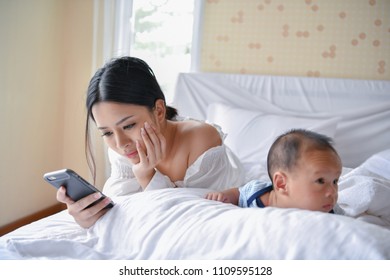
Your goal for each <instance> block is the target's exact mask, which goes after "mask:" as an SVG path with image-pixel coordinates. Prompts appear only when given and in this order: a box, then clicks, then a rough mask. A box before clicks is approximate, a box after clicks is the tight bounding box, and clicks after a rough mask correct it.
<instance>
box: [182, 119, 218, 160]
mask: <svg viewBox="0 0 390 280" xmlns="http://www.w3.org/2000/svg"><path fill="white" fill-rule="evenodd" d="M180 131H181V134H182V141H183V142H185V143H186V144H187V145H188V147H190V162H193V161H195V160H196V159H197V158H198V157H199V156H200V155H201V154H203V153H204V152H205V151H207V150H209V149H211V148H213V147H216V146H220V145H221V144H222V139H221V136H220V134H219V132H218V131H217V129H216V128H215V127H213V126H212V125H210V124H207V123H205V122H200V121H183V122H182V124H181V125H180Z"/></svg>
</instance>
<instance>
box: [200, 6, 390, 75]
mask: <svg viewBox="0 0 390 280" xmlns="http://www.w3.org/2000/svg"><path fill="white" fill-rule="evenodd" d="M202 34H203V35H202V43H201V56H200V59H201V63H200V69H201V71H204V72H225V73H242V74H266V75H288V76H308V77H332V78H352V79H374V80H390V1H387V0H382V1H381V0H343V1H339V0H290V1H283V0H242V1H232V0H205V3H204V18H203V30H202Z"/></svg>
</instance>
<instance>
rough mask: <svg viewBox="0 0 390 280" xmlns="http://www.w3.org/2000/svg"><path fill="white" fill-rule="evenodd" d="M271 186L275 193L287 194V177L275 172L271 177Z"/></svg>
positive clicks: (282, 173)
mask: <svg viewBox="0 0 390 280" xmlns="http://www.w3.org/2000/svg"><path fill="white" fill-rule="evenodd" d="M273 186H274V190H275V191H276V192H280V193H282V194H283V193H286V192H287V175H286V174H285V173H284V172H281V171H277V172H275V173H274V175H273Z"/></svg>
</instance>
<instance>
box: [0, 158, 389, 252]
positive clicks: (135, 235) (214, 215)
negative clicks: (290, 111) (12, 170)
mask: <svg viewBox="0 0 390 280" xmlns="http://www.w3.org/2000/svg"><path fill="white" fill-rule="evenodd" d="M386 155H390V151H385V152H384V154H378V155H376V156H374V157H373V158H371V159H370V160H368V161H367V162H366V163H365V164H363V165H362V166H360V167H359V168H356V169H354V170H352V171H350V172H349V173H347V174H346V175H344V176H343V179H342V180H341V183H340V194H341V198H342V193H343V191H346V190H349V189H354V188H355V189H356V190H357V189H359V188H363V189H364V188H366V190H367V191H368V192H370V191H371V193H372V195H369V196H364V198H365V199H363V201H364V203H363V204H360V203H359V201H355V200H353V199H352V200H351V197H352V196H351V197H350V198H349V200H348V199H344V200H343V198H342V200H343V201H342V202H343V203H341V204H340V206H341V207H344V210H346V212H347V215H350V216H351V217H348V216H341V215H332V214H326V213H321V212H314V211H305V210H298V209H278V208H273V207H267V208H264V209H260V208H259V209H254V208H239V207H237V206H234V205H231V204H224V203H219V202H216V201H209V200H206V199H204V198H203V197H204V195H205V193H206V192H207V191H208V190H206V189H184V188H183V189H163V190H155V191H150V192H143V193H137V194H134V195H131V196H125V197H120V198H117V200H116V205H115V207H114V208H113V209H112V210H110V211H109V212H108V213H107V214H106V215H105V216H104V217H103V218H102V219H100V220H99V221H98V222H97V223H96V224H95V226H94V227H92V228H90V229H88V230H84V229H81V228H80V227H79V226H78V225H77V224H76V223H75V222H74V221H73V220H72V218H71V217H70V216H69V215H68V214H67V212H66V211H63V212H60V213H58V214H56V215H53V216H51V217H48V218H46V219H44V220H40V221H38V222H35V223H32V224H30V225H27V226H24V227H22V228H20V229H18V230H16V231H14V232H12V233H10V234H7V235H5V236H3V237H0V256H1V258H2V259H7V258H8V259H390V230H389V229H387V228H386V227H387V226H388V225H389V224H388V223H387V222H388V221H390V211H389V208H390V207H389V205H390V204H389V201H390V180H388V179H386V178H384V176H382V175H383V174H379V173H380V172H372V171H370V169H372V167H373V166H376V165H377V164H378V161H379V162H381V163H386V165H385V169H384V170H385V171H384V172H385V173H386V172H387V171H388V170H389V169H390V157H389V158H386ZM386 174H387V173H386ZM361 176H365V178H366V180H365V181H364V183H365V184H361V185H356V184H350V182H351V181H350V180H355V179H358V180H359V178H361ZM343 180H344V181H343ZM372 182H375V183H378V182H380V185H381V186H384V187H385V188H382V189H380V188H378V186H377V185H376V184H372ZM378 190H379V191H380V193H379V192H377V191H378ZM378 195H379V196H378ZM355 197H358V198H359V196H355ZM348 207H349V208H348ZM353 208H355V209H353ZM351 211H352V212H353V211H355V213H354V214H351V213H352V212H351ZM352 216H354V217H356V218H354V217H352ZM378 224H382V226H379V225H378Z"/></svg>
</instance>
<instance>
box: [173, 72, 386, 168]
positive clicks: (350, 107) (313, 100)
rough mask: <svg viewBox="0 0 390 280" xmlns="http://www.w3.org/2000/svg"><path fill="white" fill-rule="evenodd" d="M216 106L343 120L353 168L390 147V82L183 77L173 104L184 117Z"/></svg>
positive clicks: (340, 139) (346, 156)
mask: <svg viewBox="0 0 390 280" xmlns="http://www.w3.org/2000/svg"><path fill="white" fill-rule="evenodd" d="M212 103H224V104H227V105H231V106H237V107H240V108H244V109H248V110H253V111H256V110H260V111H262V112H266V113H269V114H276V115H284V116H305V117H313V118H319V117H336V116H339V117H340V118H341V121H340V122H339V123H338V126H337V131H336V134H335V137H334V141H335V144H336V148H337V149H338V151H339V153H340V155H341V156H342V159H343V163H344V164H345V166H348V167H356V166H357V165H359V164H360V163H361V162H363V161H364V160H365V159H367V158H368V157H369V156H371V155H372V154H374V153H376V152H380V151H382V150H386V149H390V81H375V80H352V79H330V78H306V77H284V76H263V75H243V74H223V73H181V74H179V76H178V80H177V85H176V89H175V95H174V99H173V106H175V107H176V108H177V109H178V110H179V114H180V115H182V116H189V117H193V118H196V119H207V108H208V106H209V105H210V104H212Z"/></svg>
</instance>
